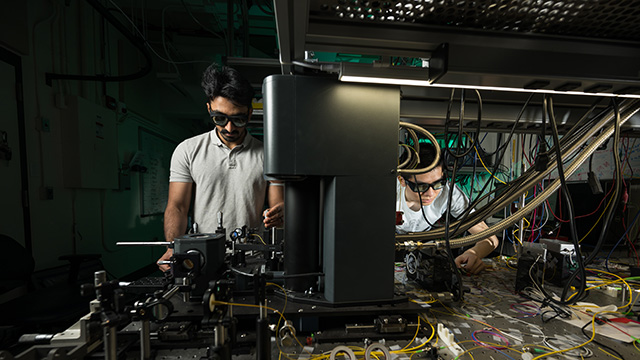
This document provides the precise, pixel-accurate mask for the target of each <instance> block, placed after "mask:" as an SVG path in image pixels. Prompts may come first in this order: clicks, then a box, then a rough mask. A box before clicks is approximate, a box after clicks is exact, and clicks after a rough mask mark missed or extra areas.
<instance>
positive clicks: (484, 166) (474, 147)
mask: <svg viewBox="0 0 640 360" xmlns="http://www.w3.org/2000/svg"><path fill="white" fill-rule="evenodd" d="M471 142H473V140H471ZM473 149H474V150H475V151H476V154H477V155H478V159H480V163H481V164H482V167H483V168H484V169H485V170H486V171H487V172H488V173H489V175H491V177H493V178H494V179H496V180H498V181H500V182H501V183H503V184H505V185H507V183H506V182H504V181H502V180H500V179H498V178H497V177H496V176H495V175H493V173H492V172H491V171H489V169H487V166H486V165H485V164H484V161H482V157H481V156H480V153H479V152H478V148H477V147H476V145H475V144H474V145H473Z"/></svg>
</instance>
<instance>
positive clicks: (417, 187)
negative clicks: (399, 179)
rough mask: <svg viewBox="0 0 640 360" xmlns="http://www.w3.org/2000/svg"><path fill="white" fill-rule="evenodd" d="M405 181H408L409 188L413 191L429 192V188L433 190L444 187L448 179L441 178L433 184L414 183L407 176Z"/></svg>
mask: <svg viewBox="0 0 640 360" xmlns="http://www.w3.org/2000/svg"><path fill="white" fill-rule="evenodd" d="M404 181H405V182H406V183H407V185H409V188H410V189H411V191H413V192H421V193H424V192H427V191H429V188H432V189H433V190H436V191H437V190H440V189H442V188H443V187H444V185H445V184H446V183H447V180H446V179H444V178H443V179H440V180H437V181H434V182H432V183H431V184H427V183H414V182H412V181H409V180H407V179H406V178H405V179H404Z"/></svg>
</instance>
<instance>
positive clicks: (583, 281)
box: [541, 95, 587, 305]
mask: <svg viewBox="0 0 640 360" xmlns="http://www.w3.org/2000/svg"><path fill="white" fill-rule="evenodd" d="M543 104H544V107H545V109H544V110H543V111H548V113H549V122H550V125H551V132H552V135H553V143H554V147H553V148H554V149H555V152H556V161H557V163H558V166H557V169H558V178H559V179H560V183H561V184H562V195H564V198H565V200H566V202H567V212H568V216H569V230H570V233H571V240H572V242H573V246H574V248H575V251H576V261H577V263H578V269H577V271H574V273H573V274H575V275H573V276H571V277H570V280H569V281H567V283H566V285H565V287H564V289H563V292H562V296H561V297H560V301H558V303H559V304H563V305H564V304H568V303H570V301H567V300H565V299H566V296H567V293H568V291H569V288H570V287H571V286H572V282H573V279H574V278H575V277H576V275H577V274H578V273H580V287H579V290H578V294H577V295H576V296H577V298H578V299H579V298H581V297H582V294H584V293H585V290H586V288H587V274H586V272H585V269H584V263H583V261H582V254H581V251H580V243H579V242H578V232H577V228H576V219H575V214H574V212H573V200H572V199H571V193H570V192H569V187H568V186H567V181H566V178H565V175H564V166H563V164H562V153H561V152H560V139H559V136H558V127H557V124H556V118H555V116H554V113H553V100H552V99H551V97H550V96H549V101H548V102H547V96H546V95H545V98H544V100H543ZM541 290H543V292H544V289H542V288H541ZM545 296H547V297H549V298H550V299H553V298H552V297H551V296H549V295H548V294H546V293H545ZM573 301H574V302H575V300H573Z"/></svg>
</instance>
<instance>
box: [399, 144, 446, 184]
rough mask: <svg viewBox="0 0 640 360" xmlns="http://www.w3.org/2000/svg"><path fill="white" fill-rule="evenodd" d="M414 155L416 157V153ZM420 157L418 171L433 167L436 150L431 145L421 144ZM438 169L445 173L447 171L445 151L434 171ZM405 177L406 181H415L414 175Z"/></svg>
mask: <svg viewBox="0 0 640 360" xmlns="http://www.w3.org/2000/svg"><path fill="white" fill-rule="evenodd" d="M412 151H413V150H412ZM412 155H414V156H415V153H413V154H412ZM418 155H419V156H420V162H419V163H418V165H417V166H416V168H417V169H422V168H426V167H427V166H429V165H431V163H432V162H433V159H435V158H436V148H435V147H434V146H433V144H431V143H421V144H420V151H419V153H418ZM437 167H440V169H441V170H442V172H443V173H444V171H445V168H444V151H441V152H440V159H438V163H437V164H436V166H435V167H434V169H435V168H437ZM403 177H404V178H405V179H408V180H409V181H413V180H412V179H413V175H411V176H409V175H407V176H405V175H403Z"/></svg>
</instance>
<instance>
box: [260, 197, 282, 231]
mask: <svg viewBox="0 0 640 360" xmlns="http://www.w3.org/2000/svg"><path fill="white" fill-rule="evenodd" d="M262 215H263V216H264V227H265V228H267V229H269V228H271V227H274V226H276V227H278V226H282V224H283V223H284V204H282V203H280V204H277V205H275V206H273V207H271V208H269V209H267V210H265V211H264V213H262Z"/></svg>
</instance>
